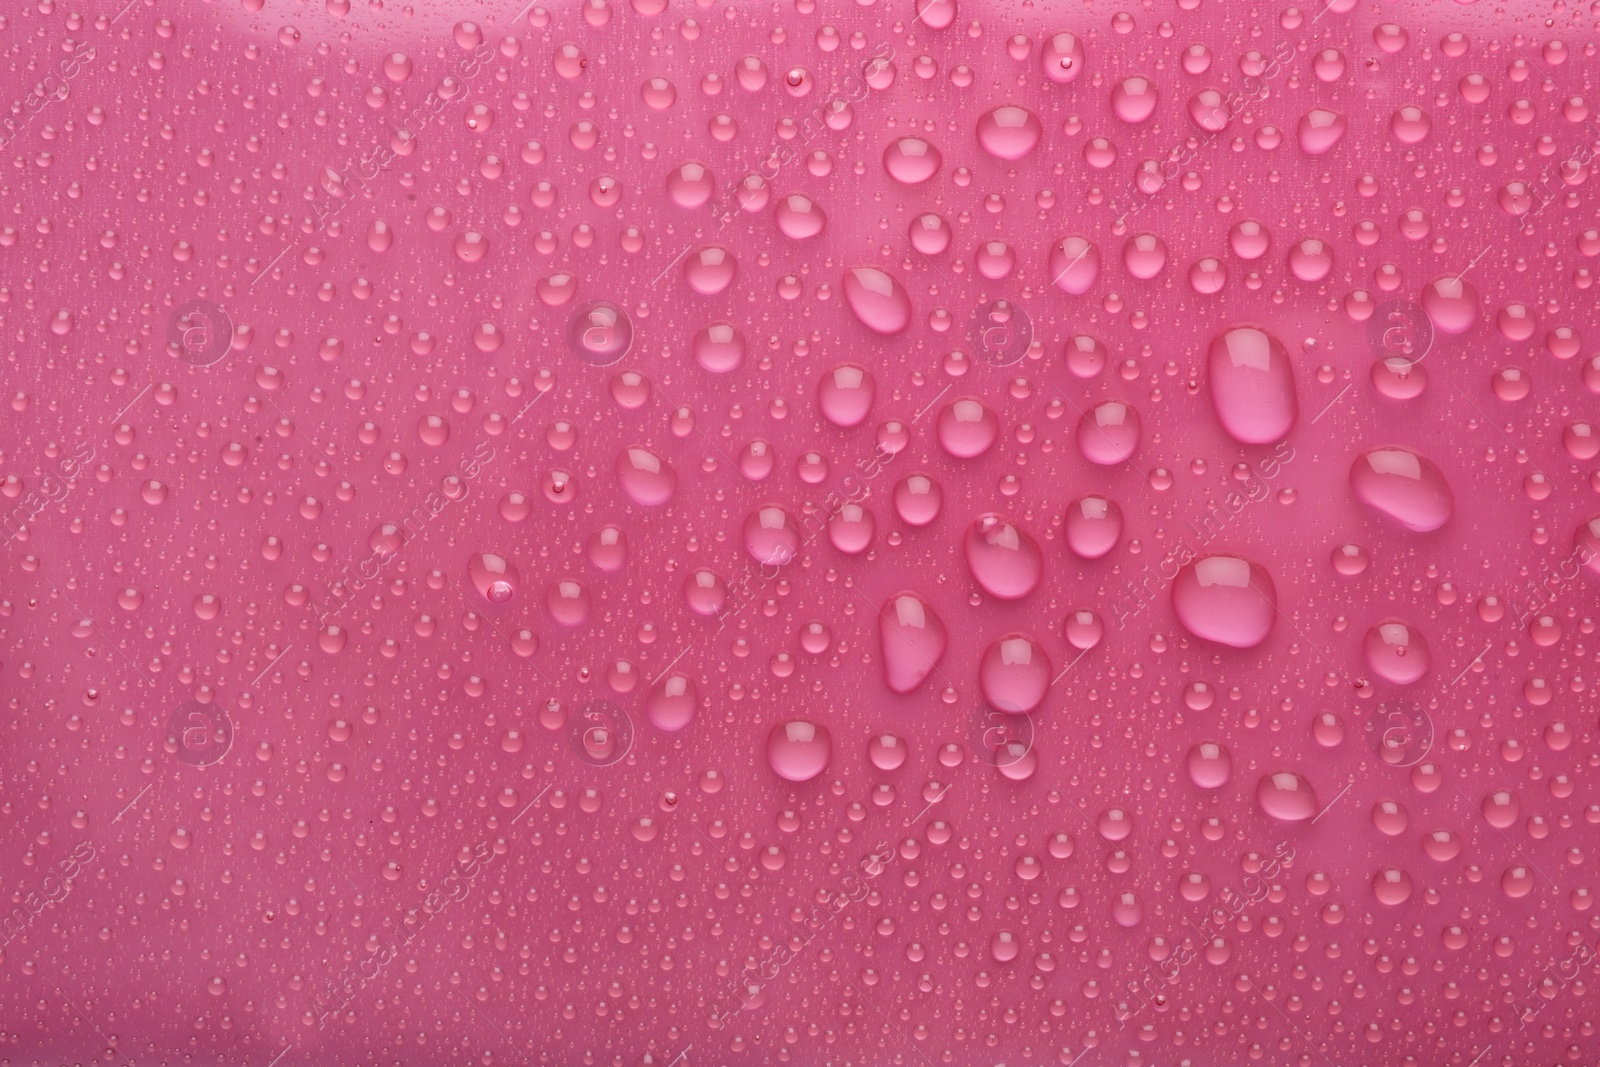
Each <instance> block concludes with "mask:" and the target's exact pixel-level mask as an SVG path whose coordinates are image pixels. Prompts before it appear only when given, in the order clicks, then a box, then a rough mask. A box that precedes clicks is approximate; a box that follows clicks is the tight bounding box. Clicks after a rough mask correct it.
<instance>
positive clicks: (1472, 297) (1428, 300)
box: [1421, 275, 1478, 334]
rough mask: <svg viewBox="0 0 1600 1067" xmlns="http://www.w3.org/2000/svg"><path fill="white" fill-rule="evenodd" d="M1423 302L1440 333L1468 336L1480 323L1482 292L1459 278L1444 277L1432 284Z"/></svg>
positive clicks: (1423, 295)
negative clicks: (1479, 295) (1467, 332)
mask: <svg viewBox="0 0 1600 1067" xmlns="http://www.w3.org/2000/svg"><path fill="white" fill-rule="evenodd" d="M1421 303H1422V310H1423V311H1425V312H1427V313H1428V318H1429V319H1431V320H1432V322H1433V326H1434V329H1436V330H1438V331H1439V332H1440V333H1449V334H1457V333H1465V332H1466V331H1467V330H1469V329H1471V328H1472V324H1473V323H1475V322H1477V321H1478V291H1477V290H1476V289H1474V288H1473V287H1472V286H1471V284H1469V283H1468V282H1465V281H1462V280H1461V278H1460V277H1457V276H1451V275H1443V276H1441V277H1438V278H1435V279H1434V280H1433V281H1431V282H1429V283H1428V284H1427V286H1426V287H1424V288H1423V290H1422V296H1421Z"/></svg>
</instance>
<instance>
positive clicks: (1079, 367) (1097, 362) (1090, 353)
mask: <svg viewBox="0 0 1600 1067" xmlns="http://www.w3.org/2000/svg"><path fill="white" fill-rule="evenodd" d="M1065 358H1066V361H1067V370H1069V371H1071V372H1072V374H1073V376H1074V377H1078V378H1093V377H1094V376H1096V375H1097V374H1099V373H1100V372H1101V371H1103V370H1105V369H1106V361H1107V360H1109V359H1110V358H1111V354H1110V353H1109V352H1107V351H1106V346H1105V345H1103V344H1101V343H1100V342H1099V341H1098V340H1097V339H1095V338H1093V337H1090V336H1089V335H1088V334H1082V333H1080V334H1078V335H1077V336H1075V337H1070V338H1068V339H1067V346H1066V352H1065Z"/></svg>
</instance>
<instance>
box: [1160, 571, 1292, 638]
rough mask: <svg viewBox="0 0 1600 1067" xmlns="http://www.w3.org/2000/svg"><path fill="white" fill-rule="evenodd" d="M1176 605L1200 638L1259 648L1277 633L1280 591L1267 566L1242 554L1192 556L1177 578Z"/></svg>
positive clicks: (1185, 623)
mask: <svg viewBox="0 0 1600 1067" xmlns="http://www.w3.org/2000/svg"><path fill="white" fill-rule="evenodd" d="M1172 610H1173V612H1174V614H1176V615H1177V617H1178V621H1179V622H1180V623H1182V624H1183V628H1184V629H1186V630H1188V631H1189V632H1190V633H1191V634H1193V635H1194V636H1196V637H1199V638H1202V639H1203V640H1206V641H1215V642H1216V643H1217V644H1219V645H1228V646H1230V647H1233V648H1254V647H1255V646H1257V645H1259V644H1261V642H1263V641H1265V640H1266V639H1267V636H1268V635H1269V634H1271V633H1272V626H1273V622H1274V620H1275V618H1276V616H1277V613H1278V592H1277V587H1276V586H1275V585H1274V584H1273V582H1272V576H1271V575H1270V574H1268V573H1267V570H1266V568H1264V567H1262V566H1261V565H1260V564H1258V563H1255V562H1253V561H1251V560H1248V559H1245V558H1244V557H1242V556H1233V555H1224V554H1220V553H1219V554H1216V555H1209V556H1201V557H1200V558H1199V559H1195V560H1192V561H1191V562H1190V563H1188V564H1187V565H1186V566H1184V567H1183V568H1181V569H1180V570H1179V571H1178V576H1177V577H1176V578H1174V579H1173V582H1172Z"/></svg>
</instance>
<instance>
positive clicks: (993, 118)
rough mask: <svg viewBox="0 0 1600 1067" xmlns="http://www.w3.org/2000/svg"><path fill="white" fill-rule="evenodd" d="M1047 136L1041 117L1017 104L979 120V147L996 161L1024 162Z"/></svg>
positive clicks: (999, 108)
mask: <svg viewBox="0 0 1600 1067" xmlns="http://www.w3.org/2000/svg"><path fill="white" fill-rule="evenodd" d="M1043 134H1044V127H1043V126H1042V125H1041V124H1040V123H1039V118H1038V116H1037V115H1035V114H1034V113H1033V112H1031V111H1029V110H1028V109H1027V108H1025V107H1020V106H1018V105H1016V104H1002V105H1001V106H1000V107H997V108H995V109H994V110H993V111H989V112H985V113H984V115H983V116H982V117H981V118H979V119H978V143H979V144H980V145H982V146H983V150H984V151H985V152H988V153H989V154H990V155H991V156H994V157H995V158H996V159H1004V160H1017V159H1022V158H1023V157H1024V156H1026V155H1027V154H1028V153H1029V152H1032V151H1033V150H1034V148H1035V147H1036V146H1037V145H1038V144H1039V138H1040V137H1041V136H1042V135H1043Z"/></svg>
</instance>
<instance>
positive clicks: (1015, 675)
mask: <svg viewBox="0 0 1600 1067" xmlns="http://www.w3.org/2000/svg"><path fill="white" fill-rule="evenodd" d="M1051 673H1052V672H1051V668H1050V658H1049V656H1047V655H1046V654H1045V651H1044V646H1042V645H1040V644H1039V642H1037V641H1035V640H1034V639H1033V638H1031V637H1029V636H1028V635H1027V634H1006V635H1005V636H1004V637H1001V638H1000V639H999V640H997V641H995V642H994V643H993V644H991V645H990V646H989V648H988V650H987V651H985V652H984V654H983V659H982V660H981V661H980V662H979V664H978V684H979V687H980V688H981V689H982V690H983V698H984V699H985V700H987V701H988V702H989V706H990V707H992V708H994V709H996V710H997V711H1003V712H1006V713H1007V714H1011V715H1026V714H1028V713H1029V712H1032V711H1034V710H1036V709H1037V708H1038V707H1039V705H1040V704H1042V703H1043V702H1044V698H1045V695H1046V694H1047V693H1048V692H1049V691H1050V678H1051Z"/></svg>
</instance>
